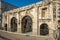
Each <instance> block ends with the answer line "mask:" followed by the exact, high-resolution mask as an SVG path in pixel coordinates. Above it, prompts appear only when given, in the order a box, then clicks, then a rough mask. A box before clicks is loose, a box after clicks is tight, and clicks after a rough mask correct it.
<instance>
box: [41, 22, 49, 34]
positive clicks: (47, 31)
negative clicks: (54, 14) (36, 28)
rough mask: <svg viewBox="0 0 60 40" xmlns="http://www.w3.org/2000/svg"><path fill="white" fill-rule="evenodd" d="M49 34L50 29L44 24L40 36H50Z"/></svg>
mask: <svg viewBox="0 0 60 40" xmlns="http://www.w3.org/2000/svg"><path fill="white" fill-rule="evenodd" d="M48 34H49V28H48V25H47V24H46V23H43V24H41V25H40V35H48Z"/></svg>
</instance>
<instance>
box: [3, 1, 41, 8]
mask: <svg viewBox="0 0 60 40" xmlns="http://www.w3.org/2000/svg"><path fill="white" fill-rule="evenodd" d="M3 1H5V2H8V3H10V4H12V5H15V6H17V7H23V6H27V5H30V4H33V3H37V2H40V1H42V0H3Z"/></svg>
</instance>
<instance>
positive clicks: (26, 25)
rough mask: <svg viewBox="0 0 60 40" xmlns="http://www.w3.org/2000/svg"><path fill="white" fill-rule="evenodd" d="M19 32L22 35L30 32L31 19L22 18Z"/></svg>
mask: <svg viewBox="0 0 60 40" xmlns="http://www.w3.org/2000/svg"><path fill="white" fill-rule="evenodd" d="M21 31H22V33H27V32H32V18H31V17H30V16H29V15H26V16H24V17H23V18H22V20H21Z"/></svg>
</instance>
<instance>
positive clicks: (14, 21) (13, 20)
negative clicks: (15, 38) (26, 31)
mask: <svg viewBox="0 0 60 40" xmlns="http://www.w3.org/2000/svg"><path fill="white" fill-rule="evenodd" d="M11 32H17V19H16V18H15V17H12V18H11Z"/></svg>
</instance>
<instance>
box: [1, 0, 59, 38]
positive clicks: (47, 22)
mask: <svg viewBox="0 0 60 40" xmlns="http://www.w3.org/2000/svg"><path fill="white" fill-rule="evenodd" d="M59 3H60V2H59V1H56V0H51V1H49V0H44V1H41V2H38V3H35V4H31V5H28V6H25V7H22V8H17V9H13V10H10V11H7V12H4V14H3V19H2V21H3V22H2V27H3V29H4V30H6V31H10V32H17V33H22V34H27V35H39V36H43V37H51V38H54V37H55V36H56V35H58V31H57V30H58V22H60V20H59V21H58V19H59V18H60V17H59V18H58V14H59V13H58V9H59V7H58V6H59V5H58V4H59ZM6 26H7V27H6ZM59 27H60V26H59Z"/></svg>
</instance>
